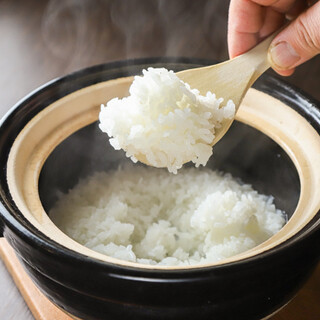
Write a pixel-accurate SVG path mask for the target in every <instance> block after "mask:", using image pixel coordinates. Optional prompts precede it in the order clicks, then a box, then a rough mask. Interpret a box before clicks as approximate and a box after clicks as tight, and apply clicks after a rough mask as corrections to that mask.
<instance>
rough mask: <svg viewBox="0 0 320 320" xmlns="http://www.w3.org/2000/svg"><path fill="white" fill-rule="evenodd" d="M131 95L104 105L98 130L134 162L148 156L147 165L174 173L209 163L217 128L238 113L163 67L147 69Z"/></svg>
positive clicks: (220, 100)
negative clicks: (187, 165)
mask: <svg viewBox="0 0 320 320" xmlns="http://www.w3.org/2000/svg"><path fill="white" fill-rule="evenodd" d="M129 91H130V96H129V97H126V98H123V99H118V98H114V99H112V100H111V101H109V102H108V103H107V105H106V106H104V105H102V106H101V112H100V116H99V119H100V129H101V130H102V131H103V132H106V133H107V134H108V135H109V137H110V143H111V145H112V146H113V147H114V148H115V149H116V150H120V149H123V150H125V151H126V155H127V157H130V158H131V159H132V161H133V162H137V158H139V156H141V155H144V156H145V158H146V160H147V162H148V164H150V165H152V166H154V167H167V168H168V170H169V171H170V172H173V173H176V172H177V170H178V169H180V168H181V167H182V165H183V164H184V163H186V162H189V161H192V162H194V163H195V165H196V166H197V167H198V166H199V165H205V164H206V163H207V161H208V159H209V158H210V156H211V155H212V142H213V140H214V137H215V134H214V133H215V128H219V127H220V126H221V124H222V122H223V121H224V120H225V119H231V118H233V117H234V114H235V106H234V103H233V102H232V101H231V100H229V101H228V102H227V103H226V104H225V105H222V102H223V99H222V98H219V99H216V96H215V94H214V93H211V92H208V93H207V94H206V96H202V95H200V94H199V91H198V90H197V89H190V86H189V85H188V84H186V83H184V82H183V81H181V80H180V79H179V78H178V77H177V76H176V75H175V73H174V72H173V71H168V70H167V69H165V68H158V69H154V68H148V70H143V76H136V77H135V78H134V81H133V83H132V85H131V87H130V90H129Z"/></svg>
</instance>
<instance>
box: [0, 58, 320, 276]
mask: <svg viewBox="0 0 320 320" xmlns="http://www.w3.org/2000/svg"><path fill="white" fill-rule="evenodd" d="M155 63H160V64H161V63H173V64H186V63H187V64H190V63H191V64H202V65H203V64H210V63H211V64H212V61H210V60H207V59H193V58H170V57H165V58H147V59H144V58H140V59H132V60H123V61H116V62H111V63H105V64H100V65H97V66H93V67H89V68H85V69H82V70H79V71H76V72H73V73H71V74H69V75H66V76H63V77H60V78H57V79H54V80H51V81H49V82H48V83H46V84H44V85H42V86H41V87H39V88H38V89H36V90H34V91H32V92H31V93H30V94H28V95H27V96H26V97H25V98H23V99H21V100H20V101H18V102H17V103H16V104H15V105H14V106H13V107H12V108H11V109H10V110H9V111H8V112H7V113H6V114H5V115H4V117H3V118H2V119H1V121H0V134H1V131H2V127H3V125H4V124H6V123H7V122H9V121H10V117H12V116H13V115H14V114H15V112H16V111H18V110H19V108H21V107H23V106H24V105H25V104H26V103H27V102H28V101H29V100H32V98H34V97H35V96H39V95H40V94H41V93H42V92H46V91H48V90H49V89H50V88H52V87H55V86H58V87H59V86H60V85H62V84H63V83H68V82H70V81H72V80H73V79H78V80H79V79H81V78H82V77H85V76H86V75H93V74H99V73H101V72H103V71H104V70H109V69H112V68H125V67H127V66H138V65H139V64H143V65H145V64H155ZM263 79H264V81H261V80H260V84H259V82H258V84H256V85H255V87H258V88H259V89H260V90H261V91H264V92H267V93H268V94H270V95H271V96H273V97H276V98H278V99H279V100H281V101H284V102H285V103H286V104H287V105H289V106H290V107H291V108H293V109H295V110H296V111H298V112H299V113H300V114H301V115H302V116H304V117H306V118H307V119H308V121H309V122H310V123H311V125H312V126H313V127H314V128H315V129H316V131H317V132H318V133H319V132H320V110H319V109H318V108H317V104H318V103H317V102H316V101H315V100H314V99H312V98H311V97H309V96H307V95H306V94H304V93H303V92H302V91H301V90H300V89H297V88H294V87H293V86H291V85H288V84H286V83H285V82H283V81H282V80H279V79H277V78H275V77H272V76H270V75H265V76H263ZM100 81H101V80H100ZM100 81H97V82H100ZM91 84H93V83H92V82H91V83H90V85H91ZM270 84H272V90H271V88H270ZM84 86H85V85H81V87H84ZM274 88H276V89H277V91H276V92H275V90H274ZM268 89H269V92H268ZM73 91H74V89H73V88H72V90H71V91H70V92H73ZM66 94H69V92H66V93H65V95H66ZM296 101H298V102H299V103H300V104H301V105H298V103H297V102H296ZM45 107H46V106H44V107H43V108H45ZM26 122H28V120H27V119H26ZM0 196H1V197H0V200H1V201H0V209H1V210H0V211H1V213H2V217H3V219H4V224H5V225H6V226H7V227H9V228H10V229H11V230H13V231H14V232H16V233H17V234H19V236H20V237H21V238H22V239H24V240H25V241H26V242H27V243H29V244H32V245H36V246H37V247H38V248H39V249H41V250H42V251H44V252H46V253H50V254H54V255H58V256H60V257H61V258H66V259H76V260H77V261H79V262H80V261H81V262H83V263H95V264H97V265H100V266H111V267H115V268H116V269H118V270H120V269H133V270H135V271H143V272H144V273H145V272H151V273H157V272H161V273H173V272H197V271H199V270H200V271H201V270H204V269H208V268H209V269H218V268H225V267H227V266H235V265H237V266H239V265H243V264H246V263H250V262H254V261H257V260H260V259H262V258H263V257H267V256H270V255H272V254H274V253H275V252H277V253H279V252H280V251H282V250H285V249H286V248H288V247H290V246H292V245H294V244H295V243H297V242H300V241H302V240H303V239H305V238H307V237H309V236H311V235H312V234H313V233H314V232H316V231H318V232H319V230H320V219H319V218H320V211H318V213H317V214H316V215H315V216H314V218H313V219H312V220H311V221H310V222H309V223H308V224H307V225H306V226H305V227H303V228H302V230H300V231H299V232H298V233H296V234H294V235H293V236H292V237H291V238H289V239H288V240H286V241H285V242H283V243H281V244H279V245H277V246H275V247H273V248H271V249H269V250H267V251H264V252H262V253H260V254H258V255H254V256H251V257H248V258H245V259H241V260H237V261H233V262H228V263H225V264H221V265H214V266H205V267H203V268H196V269H183V268H181V269H177V270H157V269H145V268H139V267H132V266H120V265H117V264H112V263H108V262H104V261H101V260H98V259H95V258H92V257H86V256H84V255H83V254H81V253H78V252H76V251H73V250H71V249H68V248H66V247H64V246H62V245H60V244H58V243H57V242H55V241H54V240H52V239H50V238H48V237H47V236H46V235H45V234H43V233H41V232H40V231H39V230H37V229H36V228H35V227H33V226H32V224H31V223H30V222H29V221H28V220H27V219H26V218H24V216H23V215H22V213H21V212H20V210H19V209H18V208H17V207H16V206H15V204H14V202H13V200H12V199H10V198H11V197H10V193H9V191H8V189H7V190H5V191H4V189H3V188H1V190H0ZM8 198H9V199H10V200H11V201H10V203H9V202H8V201H6V199H7V200H8ZM10 211H14V212H15V213H17V214H18V216H19V220H18V219H16V218H15V217H14V216H13V215H11V213H10ZM20 219H21V220H20ZM4 233H5V234H6V232H4ZM9 238H10V237H9Z"/></svg>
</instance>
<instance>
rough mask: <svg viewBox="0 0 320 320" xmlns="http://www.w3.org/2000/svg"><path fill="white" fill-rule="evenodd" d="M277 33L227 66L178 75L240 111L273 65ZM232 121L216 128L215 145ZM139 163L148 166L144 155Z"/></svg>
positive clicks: (184, 72)
mask: <svg viewBox="0 0 320 320" xmlns="http://www.w3.org/2000/svg"><path fill="white" fill-rule="evenodd" d="M277 33H278V32H276V33H274V34H272V35H271V36H269V37H268V38H266V39H265V40H264V41H262V42H261V43H259V44H258V45H257V46H256V47H254V48H253V49H251V50H250V51H248V52H246V53H244V54H242V55H240V56H238V57H236V58H234V59H231V60H228V61H225V62H222V63H219V64H216V65H212V66H208V67H201V68H194V69H188V70H184V71H180V72H177V76H178V77H179V78H180V79H181V80H183V81H184V82H186V83H188V84H189V85H190V87H191V88H192V89H198V90H199V91H200V93H201V94H202V95H206V93H207V92H208V91H211V92H214V93H215V95H216V97H217V98H223V99H224V103H226V102H227V101H228V100H230V99H231V100H232V101H233V102H234V104H235V107H236V112H237V111H238V109H239V106H240V104H241V101H242V99H243V97H244V96H245V94H246V93H247V91H248V89H249V88H250V87H251V86H252V84H253V83H254V82H255V81H256V80H257V79H258V78H259V77H260V76H261V75H262V74H263V73H264V72H265V71H266V70H267V69H269V68H270V66H271V64H270V62H269V59H268V48H269V45H270V43H271V42H272V40H273V38H274V37H275V36H276V34H277ZM232 122H233V119H225V120H224V121H223V123H222V126H221V127H220V128H215V138H214V140H213V142H212V146H213V145H215V144H216V143H217V142H218V141H219V140H220V139H221V138H222V137H223V136H224V134H225V133H226V132H227V131H228V129H229V127H230V126H231V124H232ZM137 159H138V160H139V161H140V162H142V163H145V164H148V161H147V159H146V157H145V156H144V155H142V154H139V155H138V156H137Z"/></svg>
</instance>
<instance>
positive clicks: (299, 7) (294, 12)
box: [286, 0, 308, 21]
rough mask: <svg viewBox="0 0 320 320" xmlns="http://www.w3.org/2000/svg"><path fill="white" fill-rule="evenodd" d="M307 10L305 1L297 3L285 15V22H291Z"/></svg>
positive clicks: (301, 0)
mask: <svg viewBox="0 0 320 320" xmlns="http://www.w3.org/2000/svg"><path fill="white" fill-rule="evenodd" d="M307 8H308V2H307V1H305V0H300V1H297V2H296V3H295V4H294V6H293V7H292V8H291V9H290V10H289V11H288V12H287V13H286V18H287V20H290V21H291V20H293V19H295V18H296V17H298V15H299V14H300V13H301V12H303V11H304V10H306V9H307Z"/></svg>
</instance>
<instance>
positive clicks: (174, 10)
mask: <svg viewBox="0 0 320 320" xmlns="http://www.w3.org/2000/svg"><path fill="white" fill-rule="evenodd" d="M227 10H228V1H225V0H215V1H212V0H208V1H207V0H197V1H193V0H175V1H172V0H161V1H156V0H127V1H126V0H117V1H116V0H110V1H109V0H63V1H61V0H51V1H46V0H42V1H38V0H0V39H1V41H0V88H1V89H0V117H2V116H3V115H4V113H5V112H6V111H7V110H8V109H9V108H10V107H11V106H12V105H13V104H14V103H16V102H17V101H18V100H19V99H20V98H22V97H23V96H25V95H26V94H28V93H29V92H31V91H32V90H33V89H35V88H37V87H38V86H40V85H42V84H43V83H45V82H47V81H49V80H51V79H53V78H56V77H60V76H63V75H65V74H68V73H70V72H72V71H75V70H79V69H81V68H84V67H87V66H90V65H94V64H98V63H104V62H108V61H114V60H120V59H126V58H137V57H150V56H186V57H199V58H212V59H216V60H220V61H223V60H226V59H227V58H228V54H227V46H226V32H227ZM286 81H288V82H290V83H292V84H294V85H295V86H297V87H299V88H301V89H303V90H305V91H306V92H307V93H309V94H310V95H312V96H313V97H315V98H317V99H318V100H320V57H319V56H317V57H316V58H314V59H312V60H311V61H309V62H308V63H306V64H305V65H303V66H301V67H299V68H298V69H297V70H296V72H295V74H294V75H293V76H292V77H290V78H287V79H286ZM319 274H320V272H319V269H318V271H317V275H319ZM0 279H1V280H0V301H1V308H0V319H1V320H7V319H8V320H10V319H14V320H29V319H33V317H32V315H31V313H30V312H29V310H28V308H27V307H26V305H25V304H24V302H23V299H22V298H21V296H20V294H19V292H18V290H17V288H16V286H15V285H14V283H13V281H12V279H11V277H10V275H9V274H8V272H7V270H6V268H5V266H4V264H3V263H2V262H1V260H0ZM310 281H311V282H310V283H311V285H312V283H314V287H313V289H308V290H306V291H303V293H302V295H303V296H305V298H306V301H309V302H308V305H304V306H303V307H302V308H300V309H299V310H301V312H300V313H297V312H296V311H293V316H290V317H288V318H287V317H285V318H284V317H282V318H279V320H280V319H281V320H293V319H299V320H300V319H301V320H317V319H319V318H320V312H319V309H318V312H319V314H318V315H317V316H316V318H310V314H308V312H309V310H312V308H311V307H312V306H314V307H317V306H318V305H319V296H318V300H317V301H315V300H314V299H315V298H316V297H317V296H316V295H314V292H318V294H319V291H317V290H319V287H320V284H319V276H317V277H314V278H313V279H312V280H310ZM317 288H318V289H317ZM299 296H300V295H299ZM297 301H298V300H297V299H296V300H295V302H293V304H298V302H297ZM289 306H290V305H289ZM279 316H280V315H279ZM294 316H296V318H294ZM51 319H52V318H51Z"/></svg>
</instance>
